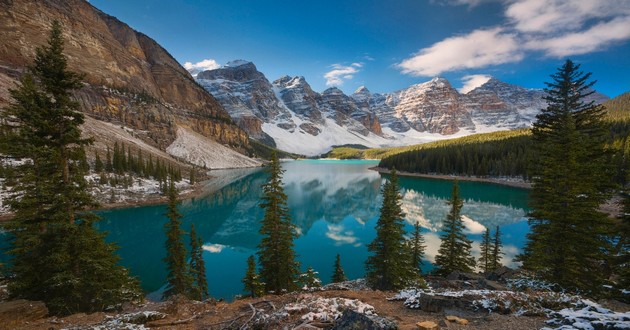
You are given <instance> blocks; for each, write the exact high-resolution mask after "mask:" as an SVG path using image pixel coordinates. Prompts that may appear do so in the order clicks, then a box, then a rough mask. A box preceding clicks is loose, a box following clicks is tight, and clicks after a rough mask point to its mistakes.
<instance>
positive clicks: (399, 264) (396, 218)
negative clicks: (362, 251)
mask: <svg viewBox="0 0 630 330" xmlns="http://www.w3.org/2000/svg"><path fill="white" fill-rule="evenodd" d="M401 200H402V196H401V195H400V192H399V191H398V176H397V175H396V170H392V172H391V176H390V179H389V181H387V182H386V183H385V185H384V186H383V205H382V206H381V215H380V217H379V219H378V221H377V223H376V237H375V238H374V240H373V241H372V242H371V243H370V244H369V245H368V251H369V252H370V253H371V255H370V256H368V259H367V261H366V263H365V264H366V279H367V283H368V285H369V286H370V287H371V288H373V289H378V290H395V289H400V288H403V287H404V286H406V285H408V284H410V283H411V282H413V280H414V279H415V278H416V277H417V271H415V270H414V267H413V266H412V265H411V257H410V256H409V253H408V252H409V250H408V249H407V248H406V246H405V237H404V234H405V231H404V224H403V217H404V216H405V215H404V213H403V211H402V208H401Z"/></svg>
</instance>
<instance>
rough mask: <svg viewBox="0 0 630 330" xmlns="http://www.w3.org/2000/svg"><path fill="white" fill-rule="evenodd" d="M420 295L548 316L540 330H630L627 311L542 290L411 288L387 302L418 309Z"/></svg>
mask: <svg viewBox="0 0 630 330" xmlns="http://www.w3.org/2000/svg"><path fill="white" fill-rule="evenodd" d="M423 295H428V296H441V297H450V298H458V299H460V300H463V301H468V302H470V306H471V307H472V308H473V309H479V310H485V311H488V312H489V313H499V314H510V315H514V316H523V315H525V316H528V315H542V316H547V317H549V318H550V320H548V321H547V324H548V325H550V326H551V327H548V328H543V330H571V329H584V330H596V329H630V311H625V312H615V311H611V310H609V309H606V308H603V307H602V306H601V305H599V304H597V303H595V302H593V301H591V300H588V299H585V298H582V297H580V296H577V295H570V294H567V293H563V292H554V291H548V290H545V289H542V291H536V290H535V289H534V290H532V289H531V288H530V289H528V290H526V291H496V290H457V291H452V290H448V289H447V290H433V289H427V290H420V289H413V288H411V289H405V290H401V291H400V292H399V293H397V294H396V295H395V296H394V297H392V298H389V300H404V305H405V306H406V307H407V308H411V309H420V308H421V307H420V306H421V297H422V296H423Z"/></svg>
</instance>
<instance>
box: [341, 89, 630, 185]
mask: <svg viewBox="0 0 630 330" xmlns="http://www.w3.org/2000/svg"><path fill="white" fill-rule="evenodd" d="M604 106H605V107H606V109H607V113H606V118H605V120H606V124H607V125H608V127H609V136H608V137H607V146H608V147H609V148H611V149H612V150H613V151H614V152H613V153H612V155H611V157H610V161H611V162H612V163H613V164H614V165H615V167H616V169H617V171H616V178H615V179H616V180H615V181H617V182H618V183H622V184H623V183H625V182H626V169H627V167H628V165H630V164H629V159H630V141H628V135H629V133H630V93H625V94H622V95H620V96H619V97H617V98H614V99H612V100H610V101H608V102H606V103H604ZM531 144H532V141H531V133H530V131H529V130H527V129H523V130H516V131H508V132H494V133H487V134H475V135H471V136H467V137H463V138H459V139H453V140H447V141H439V142H433V143H427V144H423V145H419V146H413V147H406V148H390V149H379V150H381V151H380V154H383V155H385V157H383V158H382V159H381V162H380V163H379V167H384V168H396V169H398V170H400V171H405V172H415V173H430V174H454V175H464V176H509V177H522V178H523V179H528V178H529V173H528V166H527V164H528V163H529V162H530V161H531V160H533V159H536V155H535V154H534V153H533V151H532V149H531ZM336 152H337V153H338V154H342V155H343V154H344V153H345V154H346V155H348V154H350V153H351V152H350V150H344V149H341V150H337V151H336ZM357 152H359V151H358V150H357ZM360 152H361V153H362V155H363V156H366V155H368V154H372V155H377V154H379V152H377V151H360ZM370 152H371V153H370ZM366 158H367V157H366Z"/></svg>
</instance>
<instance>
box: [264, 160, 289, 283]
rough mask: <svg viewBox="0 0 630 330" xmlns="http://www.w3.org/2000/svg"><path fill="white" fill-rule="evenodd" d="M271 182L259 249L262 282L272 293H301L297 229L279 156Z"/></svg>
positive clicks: (266, 187)
mask: <svg viewBox="0 0 630 330" xmlns="http://www.w3.org/2000/svg"><path fill="white" fill-rule="evenodd" d="M268 168H269V172H270V177H269V181H268V182H267V183H265V184H263V186H262V190H263V197H262V199H263V202H262V203H261V204H260V207H262V208H263V209H264V210H265V215H264V217H263V219H262V224H261V227H260V233H261V234H262V236H263V237H262V240H261V241H260V244H259V245H258V261H259V263H260V278H261V280H262V282H264V283H265V290H266V291H267V292H269V293H275V294H281V293H283V292H285V291H294V290H295V289H297V285H296V283H295V282H296V280H297V276H298V274H299V263H298V262H297V261H296V255H295V251H294V250H293V245H294V243H293V240H294V239H295V238H296V237H297V234H296V232H295V226H294V225H293V224H292V223H291V216H290V215H289V209H288V206H287V195H286V194H285V193H284V188H283V187H282V185H283V183H282V173H283V172H284V170H282V168H281V167H280V161H279V160H278V155H277V154H276V153H273V154H272V157H271V162H270V164H269V167H268Z"/></svg>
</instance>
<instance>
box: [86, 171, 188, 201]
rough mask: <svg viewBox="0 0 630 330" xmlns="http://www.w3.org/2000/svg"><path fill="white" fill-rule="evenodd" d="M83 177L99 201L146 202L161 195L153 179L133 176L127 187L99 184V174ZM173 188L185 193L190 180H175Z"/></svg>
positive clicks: (157, 183)
mask: <svg viewBox="0 0 630 330" xmlns="http://www.w3.org/2000/svg"><path fill="white" fill-rule="evenodd" d="M110 175H113V174H110ZM85 179H86V180H87V182H88V183H89V184H90V185H91V186H92V188H91V192H92V195H93V196H94V197H95V198H96V199H97V200H98V201H99V202H100V203H109V204H113V203H127V204H133V203H142V202H146V201H147V200H148V199H149V198H151V197H158V198H160V197H162V192H161V191H160V183H159V182H158V181H157V180H154V179H145V178H140V177H134V178H133V180H132V184H131V185H130V186H128V187H125V186H124V185H122V184H119V185H117V186H115V187H112V186H110V185H109V184H100V182H99V181H100V175H99V174H90V175H87V176H85ZM175 188H176V189H177V190H178V192H179V193H180V194H186V193H189V192H191V191H192V189H191V185H190V182H189V181H188V180H187V179H182V180H181V181H178V182H175Z"/></svg>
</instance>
